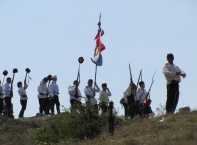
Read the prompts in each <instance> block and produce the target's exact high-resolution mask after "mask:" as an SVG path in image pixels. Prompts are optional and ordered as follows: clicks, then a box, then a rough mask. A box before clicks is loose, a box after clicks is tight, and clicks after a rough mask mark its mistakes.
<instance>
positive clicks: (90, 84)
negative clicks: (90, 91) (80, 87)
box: [88, 79, 93, 87]
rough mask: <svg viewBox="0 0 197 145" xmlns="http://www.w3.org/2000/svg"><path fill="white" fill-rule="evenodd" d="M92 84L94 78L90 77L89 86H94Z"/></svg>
mask: <svg viewBox="0 0 197 145" xmlns="http://www.w3.org/2000/svg"><path fill="white" fill-rule="evenodd" d="M92 84H93V80H92V79H89V80H88V86H89V87H92Z"/></svg>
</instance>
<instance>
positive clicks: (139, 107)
mask: <svg viewBox="0 0 197 145" xmlns="http://www.w3.org/2000/svg"><path fill="white" fill-rule="evenodd" d="M139 86H140V88H139V89H138V92H137V101H136V107H137V108H136V112H137V114H139V115H140V116H142V114H143V101H144V100H145V99H146V97H147V96H148V92H147V91H146V89H145V83H144V82H143V81H141V82H139Z"/></svg>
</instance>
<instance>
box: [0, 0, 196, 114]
mask: <svg viewBox="0 0 197 145" xmlns="http://www.w3.org/2000/svg"><path fill="white" fill-rule="evenodd" d="M196 7H197V1H196V0H187V1H186V0H173V1H172V0H162V1H158V0H148V1H147V0H138V1H136V0H124V1H121V2H120V1H114V0H113V1H112V0H108V1H106V0H99V1H98V0H95V1H92V0H86V1H79V0H78V1H77V0H72V1H66V0H58V1H54V0H42V1H40V0H17V1H16V0H9V1H5V0H0V54H1V63H0V79H1V80H3V77H4V76H3V74H2V73H1V72H3V71H4V70H8V72H9V73H8V75H7V77H13V73H12V71H13V69H14V68H17V69H18V73H16V74H15V78H14V84H13V90H14V97H13V98H12V103H13V106H14V115H15V117H16V118H17V117H18V114H19V112H20V109H21V105H20V97H19V95H18V92H17V91H18V88H17V82H18V81H24V78H25V74H26V72H25V69H26V68H29V69H30V70H31V72H30V74H29V75H30V76H31V78H32V80H30V82H29V87H28V89H27V95H28V98H29V99H28V102H27V108H26V111H25V113H24V116H25V117H30V116H35V115H36V113H38V112H39V103H38V98H37V94H38V91H37V88H38V85H39V84H40V82H41V80H42V79H43V77H45V76H47V75H49V74H51V75H57V77H58V80H57V84H58V85H59V89H60V94H59V100H60V104H61V105H63V106H64V107H65V108H69V107H70V101H69V95H68V86H69V85H71V84H72V83H73V80H76V78H77V72H78V68H79V63H78V58H79V57H81V56H82V57H83V58H84V62H83V63H82V64H81V65H80V76H81V83H80V86H79V89H80V90H81V93H82V95H83V96H85V95H84V91H83V90H84V88H85V86H86V85H87V81H88V79H94V77H95V64H93V63H92V62H91V60H90V58H91V57H93V53H94V48H95V41H94V37H95V35H96V33H97V30H98V25H97V23H98V20H99V14H100V13H101V15H102V18H101V24H102V25H101V28H102V29H103V30H104V32H105V34H104V35H103V36H102V38H101V41H102V43H103V44H104V45H105V47H106V49H105V50H104V51H103V52H102V55H103V66H100V67H98V68H97V84H98V86H100V88H101V84H102V83H107V85H108V88H109V89H110V91H111V93H112V96H111V97H110V100H111V101H113V102H114V107H115V108H116V110H117V111H118V114H119V115H122V114H123V113H124V109H123V108H122V106H121V104H120V103H119V101H120V99H121V98H122V96H123V91H124V90H125V89H126V88H127V86H128V85H129V82H130V74H129V63H130V65H131V71H132V77H133V80H134V82H135V83H137V79H138V75H139V73H140V70H141V69H142V79H143V81H144V82H145V87H146V89H147V90H148V89H149V87H150V84H151V82H152V76H153V73H154V71H155V70H156V74H155V77H154V83H153V86H152V88H151V92H150V94H151V96H150V97H151V99H152V104H151V107H152V110H153V111H154V112H155V111H156V108H158V107H159V106H160V105H162V106H163V105H165V102H166V80H165V77H164V75H163V73H162V69H163V66H164V64H165V63H166V62H167V61H166V55H167V54H168V53H173V54H174V57H175V59H174V63H175V64H176V65H178V66H179V67H180V68H181V69H182V70H183V71H185V72H186V74H187V77H186V78H185V79H182V80H181V83H180V98H179V103H178V106H177V109H178V108H181V107H185V106H190V108H191V109H195V108H196V107H197V104H196V102H197V96H196V95H195V91H196V87H197V86H196V85H195V84H194V82H197V77H196V74H197V68H196V63H197V57H196V54H197V51H196V47H197V41H196V38H197V27H196V26H197V9H196ZM98 97H99V95H98V94H97V95H96V98H98ZM82 102H83V103H84V102H85V100H84V99H82ZM62 109H63V107H61V110H62Z"/></svg>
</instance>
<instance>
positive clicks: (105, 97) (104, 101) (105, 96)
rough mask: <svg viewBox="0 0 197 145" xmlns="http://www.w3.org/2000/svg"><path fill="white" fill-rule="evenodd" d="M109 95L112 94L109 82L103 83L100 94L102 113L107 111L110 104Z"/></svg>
mask: <svg viewBox="0 0 197 145" xmlns="http://www.w3.org/2000/svg"><path fill="white" fill-rule="evenodd" d="M109 96H111V92H110V90H109V88H108V87H107V84H106V83H104V84H102V91H101V92H100V94H99V100H100V101H99V106H100V107H101V109H102V114H104V113H106V112H107V109H108V106H109Z"/></svg>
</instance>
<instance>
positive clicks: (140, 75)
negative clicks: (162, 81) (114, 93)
mask: <svg viewBox="0 0 197 145" xmlns="http://www.w3.org/2000/svg"><path fill="white" fill-rule="evenodd" d="M140 77H142V69H141V70H140V74H139V77H138V80H137V87H136V89H137V88H138V84H139V81H140ZM141 80H142V79H141Z"/></svg>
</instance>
